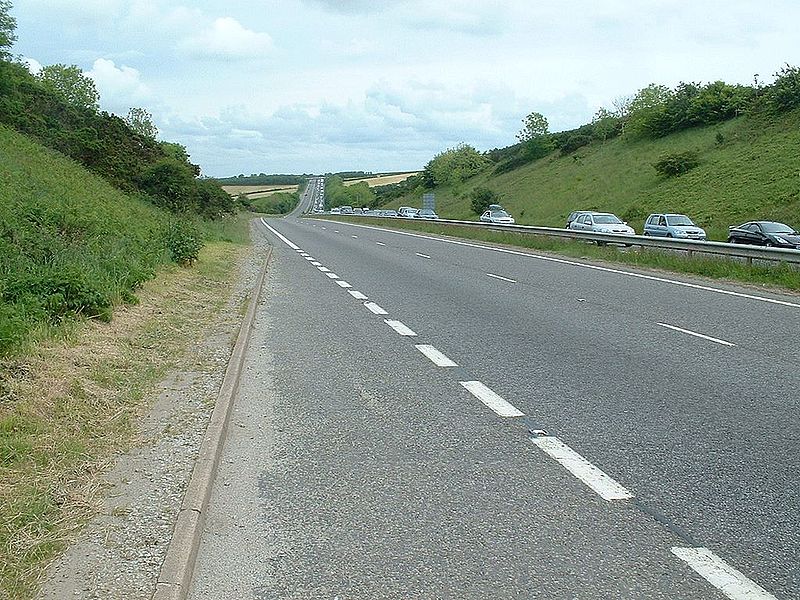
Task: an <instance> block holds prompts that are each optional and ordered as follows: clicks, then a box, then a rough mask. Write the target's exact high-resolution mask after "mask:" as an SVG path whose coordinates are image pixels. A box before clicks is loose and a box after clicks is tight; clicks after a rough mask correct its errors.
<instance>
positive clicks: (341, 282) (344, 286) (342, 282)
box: [336, 279, 353, 288]
mask: <svg viewBox="0 0 800 600" xmlns="http://www.w3.org/2000/svg"><path fill="white" fill-rule="evenodd" d="M336 285H338V286H339V287H343V288H349V287H353V286H352V285H350V284H349V283H347V282H346V281H343V280H342V279H340V280H338V281H337V282H336Z"/></svg>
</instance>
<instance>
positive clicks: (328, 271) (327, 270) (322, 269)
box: [317, 267, 331, 273]
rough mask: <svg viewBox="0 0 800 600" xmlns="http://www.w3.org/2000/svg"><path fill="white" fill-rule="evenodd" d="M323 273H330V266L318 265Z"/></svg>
mask: <svg viewBox="0 0 800 600" xmlns="http://www.w3.org/2000/svg"><path fill="white" fill-rule="evenodd" d="M317 268H318V269H319V270H320V271H322V272H323V273H330V272H331V270H330V269H329V268H328V267H317Z"/></svg>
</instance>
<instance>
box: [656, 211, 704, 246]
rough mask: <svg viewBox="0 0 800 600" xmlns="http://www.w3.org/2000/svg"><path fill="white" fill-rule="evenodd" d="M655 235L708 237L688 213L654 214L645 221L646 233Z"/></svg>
mask: <svg viewBox="0 0 800 600" xmlns="http://www.w3.org/2000/svg"><path fill="white" fill-rule="evenodd" d="M642 235H652V236H655V237H668V238H680V239H690V240H704V239H706V232H705V230H704V229H703V228H702V227H698V226H697V225H695V224H694V222H692V220H691V219H690V218H689V217H687V216H686V215H678V214H671V213H666V214H659V213H656V214H652V215H650V216H649V217H647V220H646V221H645V222H644V233H643V234H642Z"/></svg>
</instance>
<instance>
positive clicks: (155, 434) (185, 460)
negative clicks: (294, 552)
mask: <svg viewBox="0 0 800 600" xmlns="http://www.w3.org/2000/svg"><path fill="white" fill-rule="evenodd" d="M251 227H252V225H251ZM251 237H252V239H253V246H252V251H251V252H249V253H247V254H246V255H245V256H244V257H243V258H242V259H241V260H240V262H239V264H237V265H236V269H237V271H238V276H237V280H236V283H235V286H234V288H233V290H232V294H231V296H230V298H229V299H228V302H227V305H226V307H225V309H224V310H223V311H221V312H220V313H219V314H217V315H215V316H214V318H213V319H212V321H211V325H210V326H208V327H207V328H206V329H205V331H204V332H203V334H202V336H201V338H202V341H201V343H199V344H197V345H195V346H193V347H192V348H190V349H189V350H188V352H187V353H186V355H185V356H184V357H183V360H182V361H181V367H180V368H179V369H177V370H174V371H173V372H171V373H170V374H169V375H168V376H167V377H166V378H164V379H163V380H162V381H161V382H160V383H159V385H158V386H156V388H155V389H154V390H153V393H152V399H151V400H150V404H151V406H152V408H151V410H150V411H149V412H148V413H147V414H146V415H145V416H144V417H143V418H142V420H141V421H140V423H139V426H138V436H137V438H138V439H137V442H138V443H136V444H134V447H133V449H132V450H131V451H129V452H128V453H126V454H124V455H122V456H119V457H118V458H117V460H116V463H115V464H114V466H113V467H112V468H111V469H110V470H109V471H108V472H107V473H106V474H105V476H104V477H103V478H102V485H103V487H104V499H103V503H102V506H101V509H100V511H99V512H98V514H97V515H96V516H95V517H94V518H92V519H91V520H90V522H89V523H87V525H86V526H85V527H84V529H83V531H82V533H81V534H80V536H79V538H78V539H77V540H76V541H75V543H74V544H73V545H72V546H71V547H70V548H69V549H68V550H67V551H66V552H65V554H64V555H63V556H62V557H61V558H60V559H58V560H57V561H55V562H54V563H53V564H52V565H51V567H50V569H49V572H48V575H47V577H46V579H45V581H44V583H43V586H42V588H41V592H40V595H39V598H41V599H42V600H62V599H65V598H85V599H95V598H103V599H115V598H120V599H123V598H124V599H126V600H138V599H145V598H150V596H151V595H152V593H153V590H154V588H155V583H156V581H157V578H158V573H159V569H160V566H161V563H162V561H163V559H164V555H165V553H166V550H167V547H168V545H169V542H170V539H171V535H172V530H173V526H174V523H175V518H176V516H177V514H178V512H179V510H180V506H181V501H182V499H183V495H184V492H185V490H186V486H187V484H188V482H189V479H190V477H191V473H192V468H193V466H194V461H195V458H196V456H197V452H198V449H199V447H200V443H201V441H202V438H203V434H204V433H205V429H206V425H207V423H208V419H209V417H210V415H211V412H212V410H213V408H214V401H215V399H216V396H217V392H218V391H219V388H220V386H221V383H222V380H223V376H224V374H225V369H226V367H227V364H228V359H229V356H230V352H231V349H232V346H233V343H234V341H235V336H236V334H237V332H238V329H239V325H240V322H241V315H242V307H243V306H244V305H245V304H246V301H247V299H248V298H249V296H250V295H251V293H252V292H253V286H254V284H255V282H256V279H257V278H258V274H259V270H260V267H261V265H262V261H263V260H264V257H265V255H266V252H267V249H268V243H267V242H266V240H265V239H264V237H263V236H259V235H254V234H253V232H252V229H251Z"/></svg>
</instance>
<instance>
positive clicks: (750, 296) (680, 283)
mask: <svg viewBox="0 0 800 600" xmlns="http://www.w3.org/2000/svg"><path fill="white" fill-rule="evenodd" d="M348 225H350V226H351V227H363V228H365V229H371V230H373V231H382V232H384V233H393V234H395V235H405V236H408V237H416V238H421V239H424V240H431V241H434V242H441V243H443V244H455V245H456V246H466V247H468V248H478V249H480V250H490V251H492V252H500V253H502V254H512V255H514V256H524V257H527V258H535V259H538V260H543V261H547V262H553V263H558V264H562V265H570V266H572V267H582V268H584V269H592V270H593V271H603V272H606V273H614V274H616V275H624V276H626V277H635V278H637V279H645V280H648V281H657V282H659V283H668V284H671V285H677V286H681V287H685V288H691V289H694V290H702V291H704V292H713V293H715V294H724V295H726V296H734V297H736V298H746V299H748V300H757V301H759V302H768V303H770V304H778V305H780V306H788V307H791V308H800V304H797V303H795V302H787V301H785V300H776V299H775V298H765V297H764V296H755V295H753V294H744V293H742V292H733V291H731V290H723V289H720V288H713V287H710V286H707V285H698V284H696V283H688V282H686V281H677V280H675V279H667V278H666V277H657V276H655V275H645V274H644V273H632V272H630V271H622V270H621V269H611V268H609V267H600V266H598V265H590V264H587V263H580V262H575V261H573V260H566V259H563V258H554V257H552V256H542V255H541V254H532V253H530V252H520V251H518V250H509V249H508V248H495V247H493V246H482V245H481V244H472V243H470V242H460V241H458V240H447V239H444V238H436V237H430V236H427V235H422V234H419V233H408V232H405V231H398V230H396V229H386V228H385V227H375V226H373V225H359V224H356V223H348Z"/></svg>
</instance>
